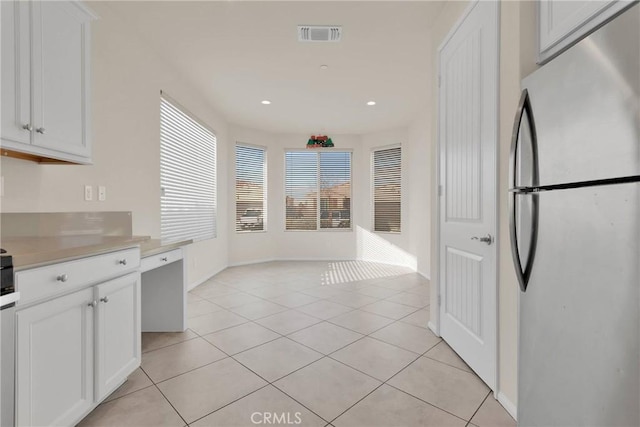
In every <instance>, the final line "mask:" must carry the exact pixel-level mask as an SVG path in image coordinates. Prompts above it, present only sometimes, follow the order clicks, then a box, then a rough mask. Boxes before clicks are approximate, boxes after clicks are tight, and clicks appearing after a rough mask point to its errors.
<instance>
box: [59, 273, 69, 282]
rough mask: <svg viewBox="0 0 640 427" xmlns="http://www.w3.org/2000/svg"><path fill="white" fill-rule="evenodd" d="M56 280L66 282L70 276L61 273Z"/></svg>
mask: <svg viewBox="0 0 640 427" xmlns="http://www.w3.org/2000/svg"><path fill="white" fill-rule="evenodd" d="M56 280H57V281H58V282H63V283H64V282H66V281H67V280H69V276H67V275H66V274H61V275H59V276H58V277H56Z"/></svg>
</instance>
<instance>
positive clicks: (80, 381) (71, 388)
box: [16, 289, 94, 426]
mask: <svg viewBox="0 0 640 427" xmlns="http://www.w3.org/2000/svg"><path fill="white" fill-rule="evenodd" d="M92 302H93V290H92V289H85V290H82V291H78V292H75V293H73V294H70V295H67V296H64V297H60V298H56V299H54V300H51V301H47V302H46V303H42V304H38V305H35V306H33V307H30V308H26V309H24V310H21V311H18V312H17V314H16V331H17V338H16V424H17V425H19V426H50V425H73V424H74V423H76V422H77V421H78V419H79V418H80V417H81V416H82V415H84V413H85V412H86V411H87V410H88V409H89V408H91V406H92V405H93V324H94V323H93V318H94V308H93V307H92V306H91V305H90V304H92Z"/></svg>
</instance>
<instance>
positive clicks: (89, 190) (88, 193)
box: [84, 185, 93, 202]
mask: <svg viewBox="0 0 640 427" xmlns="http://www.w3.org/2000/svg"><path fill="white" fill-rule="evenodd" d="M84 200H85V201H86V202H90V201H92V200H93V187H92V186H90V185H85V186H84Z"/></svg>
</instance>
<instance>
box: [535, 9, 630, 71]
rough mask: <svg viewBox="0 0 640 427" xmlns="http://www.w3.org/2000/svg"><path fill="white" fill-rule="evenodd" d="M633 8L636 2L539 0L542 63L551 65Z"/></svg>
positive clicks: (539, 55) (540, 61)
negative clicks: (599, 29)
mask: <svg viewBox="0 0 640 427" xmlns="http://www.w3.org/2000/svg"><path fill="white" fill-rule="evenodd" d="M632 4H633V1H632V0H539V2H538V63H540V64H543V63H545V62H547V61H549V60H550V59H552V58H553V57H555V56H556V55H558V54H559V53H561V52H562V51H563V50H565V49H567V48H568V47H570V46H572V45H573V44H574V43H575V42H577V41H579V40H581V39H582V38H583V37H584V36H585V35H587V34H589V33H591V32H592V31H593V30H594V29H596V28H598V26H600V25H601V24H603V23H604V22H606V21H607V20H608V19H610V18H611V17H613V16H614V15H616V14H617V13H619V12H620V11H622V10H624V9H625V8H627V7H629V6H631V5H632Z"/></svg>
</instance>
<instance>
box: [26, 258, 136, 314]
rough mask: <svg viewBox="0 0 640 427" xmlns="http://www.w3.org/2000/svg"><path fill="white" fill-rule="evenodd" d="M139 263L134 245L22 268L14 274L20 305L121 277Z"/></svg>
mask: <svg viewBox="0 0 640 427" xmlns="http://www.w3.org/2000/svg"><path fill="white" fill-rule="evenodd" d="M139 266H140V250H139V249H138V248H134V249H127V250H123V251H117V252H110V253H107V254H103V255H96V256H92V257H87V258H82V259H78V260H75V261H67V262H61V263H58V264H54V265H48V266H46V267H39V268H33V269H30V270H25V271H20V272H18V273H16V276H15V283H16V289H17V290H18V291H19V292H20V296H21V298H20V302H19V305H24V304H28V303H31V302H33V301H37V300H40V299H42V298H49V297H52V296H55V295H58V294H63V293H66V292H69V291H72V290H73V289H76V288H81V287H84V286H88V285H91V284H94V283H98V282H102V281H105V280H108V279H110V278H112V277H117V276H121V275H123V274H126V273H129V272H131V271H135V270H137V269H138V267H139Z"/></svg>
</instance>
